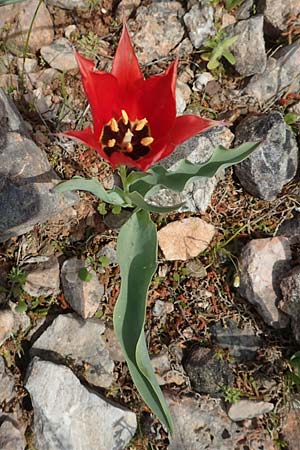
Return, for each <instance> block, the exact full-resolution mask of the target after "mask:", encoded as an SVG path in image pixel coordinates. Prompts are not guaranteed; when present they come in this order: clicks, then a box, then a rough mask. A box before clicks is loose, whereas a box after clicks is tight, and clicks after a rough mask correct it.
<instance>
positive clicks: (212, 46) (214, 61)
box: [201, 30, 238, 70]
mask: <svg viewBox="0 0 300 450" xmlns="http://www.w3.org/2000/svg"><path fill="white" fill-rule="evenodd" d="M237 38H238V36H232V37H230V38H226V37H225V36H224V31H223V30H221V31H219V32H218V33H216V34H215V36H214V37H212V38H211V39H207V40H206V41H205V42H204V50H203V52H201V53H202V54H201V58H202V59H203V60H204V61H208V64H207V68H208V69H209V70H215V69H217V68H218V67H219V65H220V64H221V62H220V59H221V58H223V57H224V58H225V59H226V60H227V61H228V62H229V63H230V64H232V65H233V64H235V57H234V56H233V54H232V53H231V52H230V50H229V48H230V47H231V45H232V44H233V43H234V42H235V41H236V40H237Z"/></svg>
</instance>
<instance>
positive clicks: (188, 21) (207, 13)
mask: <svg viewBox="0 0 300 450" xmlns="http://www.w3.org/2000/svg"><path fill="white" fill-rule="evenodd" d="M183 20H184V23H185V26H186V27H187V30H188V33H189V38H190V40H191V42H192V44H193V46H194V47H195V48H196V49H198V48H200V47H201V46H202V45H203V43H204V41H205V40H206V39H207V38H208V37H209V36H213V35H214V34H215V32H216V29H215V25H214V9H213V7H212V6H211V5H210V4H209V2H208V1H206V0H200V2H199V3H198V4H196V5H193V6H192V7H191V9H190V10H189V11H188V12H187V13H186V14H185V15H184V16H183Z"/></svg>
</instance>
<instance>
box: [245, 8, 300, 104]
mask: <svg viewBox="0 0 300 450" xmlns="http://www.w3.org/2000/svg"><path fill="white" fill-rule="evenodd" d="M271 1H272V0H271ZM281 3H282V2H281ZM282 5H283V3H282ZM299 58H300V40H297V41H295V42H294V43H293V44H291V45H287V46H286V47H283V48H281V49H280V50H278V51H277V52H276V53H275V54H273V55H272V56H270V57H269V58H268V61H267V66H266V70H265V71H264V72H263V73H262V74H257V75H254V76H253V77H252V78H251V80H250V82H249V84H248V85H247V86H246V87H245V93H246V94H248V95H250V96H253V97H255V98H256V99H257V100H258V101H259V102H260V103H265V102H269V101H274V100H276V99H277V98H280V97H282V96H283V95H284V93H285V92H286V91H287V90H288V91H289V92H298V91H299V89H300V67H299V64H298V61H299Z"/></svg>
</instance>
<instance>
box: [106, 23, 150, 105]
mask: <svg viewBox="0 0 300 450" xmlns="http://www.w3.org/2000/svg"><path fill="white" fill-rule="evenodd" d="M111 73H112V75H114V76H115V77H116V78H117V80H118V82H119V86H120V91H121V92H122V94H123V95H124V96H125V97H127V95H128V93H129V91H131V90H132V86H133V85H134V84H135V83H136V82H137V81H139V80H143V74H142V72H141V69H140V66H139V63H138V60H137V57H136V54H135V52H134V49H133V46H132V43H131V40H130V36H129V33H128V29H127V26H126V24H125V23H124V25H123V31H122V35H121V38H120V41H119V45H118V48H117V51H116V53H115V57H114V61H113V66H112V71H111Z"/></svg>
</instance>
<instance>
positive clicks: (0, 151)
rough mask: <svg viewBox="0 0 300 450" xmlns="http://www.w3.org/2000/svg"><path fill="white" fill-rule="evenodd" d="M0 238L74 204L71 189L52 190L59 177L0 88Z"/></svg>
mask: <svg viewBox="0 0 300 450" xmlns="http://www.w3.org/2000/svg"><path fill="white" fill-rule="evenodd" d="M0 117H1V127H0V167H1V173H0V195H1V202H0V242H3V241H6V240H7V239H9V238H11V237H13V236H19V235H20V234H24V233H27V232H28V231H29V230H31V229H32V228H33V227H34V225H36V224H38V223H44V222H46V221H47V220H48V219H50V218H51V219H53V218H54V216H55V215H56V214H58V213H59V212H60V211H63V210H65V209H66V208H67V207H68V206H71V205H72V204H74V203H75V202H76V201H77V199H78V197H77V195H75V194H74V193H67V194H64V195H62V194H58V193H56V192H54V191H52V189H53V187H54V186H55V184H56V183H57V181H58V177H57V175H56V174H55V173H54V171H53V170H52V169H51V167H50V165H49V162H48V160H47V158H46V156H45V155H44V153H43V152H42V151H41V150H40V149H39V148H38V147H37V146H36V145H35V143H34V142H33V141H32V140H31V139H29V138H28V137H27V134H26V133H27V132H26V126H25V123H24V122H23V121H22V119H21V117H20V115H19V113H18V112H17V110H16V109H15V107H14V105H13V104H12V103H11V101H10V99H9V98H8V97H7V96H6V95H5V94H4V92H3V91H2V90H0Z"/></svg>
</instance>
